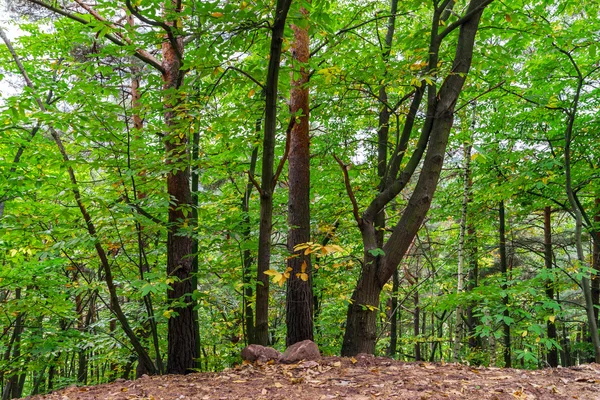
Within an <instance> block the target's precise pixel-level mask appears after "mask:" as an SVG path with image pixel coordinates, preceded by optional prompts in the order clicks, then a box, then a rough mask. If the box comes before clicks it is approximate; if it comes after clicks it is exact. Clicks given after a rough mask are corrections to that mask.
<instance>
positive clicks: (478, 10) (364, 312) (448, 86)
mask: <svg viewBox="0 0 600 400" xmlns="http://www.w3.org/2000/svg"><path fill="white" fill-rule="evenodd" d="M490 2H491V1H490V0H472V1H471V2H470V4H469V7H468V8H467V11H466V14H465V18H463V19H462V20H461V22H460V24H458V25H456V26H460V33H459V37H458V44H457V46H456V54H455V57H454V62H453V67H452V71H453V73H452V74H451V75H449V76H447V78H446V80H445V81H444V83H443V84H442V86H441V88H440V90H439V92H436V90H435V85H433V84H432V85H429V87H428V110H427V116H428V117H427V119H426V121H425V123H424V126H423V129H422V132H421V136H420V139H419V143H418V144H417V148H416V149H415V151H414V153H413V155H412V156H411V158H410V160H409V162H408V164H407V167H406V168H405V170H404V171H403V172H402V173H401V174H400V175H397V174H396V172H398V168H399V166H400V164H399V161H400V160H399V156H400V154H399V153H397V154H396V155H395V157H394V159H393V160H392V161H391V162H390V167H389V168H388V173H389V175H388V176H387V178H388V179H386V181H389V182H390V184H389V186H386V189H385V190H384V191H382V192H380V193H379V194H378V195H377V196H376V198H375V199H374V200H373V201H372V202H371V204H370V205H369V207H368V208H367V209H366V210H365V211H364V213H363V214H362V216H360V215H359V211H358V204H357V203H356V201H353V210H354V216H355V219H356V220H357V223H358V225H359V228H360V230H361V234H362V238H363V245H364V255H363V259H364V262H363V266H362V271H361V274H360V277H359V281H358V284H357V286H356V289H355V290H354V293H353V294H352V302H351V304H349V306H348V313H347V318H346V331H345V334H344V342H343V345H342V355H345V356H349V355H355V354H358V353H371V354H372V353H374V351H375V340H376V324H377V309H378V304H379V295H380V293H381V290H382V288H383V285H385V283H386V282H387V281H388V279H389V278H390V277H391V276H392V274H393V273H394V271H395V270H396V268H397V267H398V265H399V263H400V261H401V260H402V258H403V257H404V255H405V253H406V251H407V250H408V248H409V246H410V244H411V242H412V240H413V238H414V237H415V235H416V234H417V231H418V229H419V228H420V226H421V224H422V222H423V220H424V219H425V215H426V214H427V211H428V210H429V207H430V205H431V201H432V198H433V194H434V192H435V189H436V187H437V183H438V180H439V177H440V173H441V170H442V165H443V161H444V156H445V151H446V146H447V143H448V136H449V133H450V130H451V128H452V124H453V121H454V107H455V104H456V101H457V99H458V96H459V95H460V92H461V91H462V87H463V84H464V81H465V78H466V75H467V73H468V71H469V68H470V66H471V60H472V56H473V46H474V42H475V36H476V33H477V29H478V27H479V19H480V17H481V14H482V12H483V10H484V8H485V7H486V5H487V4H489V3H490ZM444 4H447V3H444ZM443 11H444V10H442V9H436V10H435V12H434V19H433V21H432V37H431V45H430V60H429V65H430V67H431V68H437V64H438V52H439V47H440V44H441V41H442V40H443V38H444V37H446V36H447V35H448V33H449V32H451V30H452V29H454V28H455V27H456V26H452V25H449V27H448V28H446V29H445V30H443V31H442V32H441V33H439V34H438V29H439V26H440V23H439V22H440V17H441V14H442V12H443ZM448 29H450V30H448ZM421 94H422V91H421V90H416V91H415V95H414V99H413V105H412V106H411V112H410V114H409V116H408V117H407V123H406V124H405V131H407V132H408V134H409V135H410V131H411V130H412V129H410V128H412V125H411V124H412V123H413V122H414V120H415V118H414V117H415V115H416V112H417V110H418V105H419V103H420V96H421ZM409 121H410V124H409ZM425 149H426V150H427V151H426V154H425V160H424V162H423V165H422V168H421V172H420V174H419V179H418V182H417V184H416V186H415V189H414V191H413V194H412V196H411V197H410V200H409V202H408V205H407V207H406V209H405V211H404V213H403V214H402V216H401V218H400V221H399V222H398V223H397V224H396V226H394V228H393V230H392V234H391V236H390V237H389V239H388V240H387V242H386V243H385V244H384V246H383V255H382V254H381V252H378V251H376V249H377V248H378V247H377V233H376V228H375V224H374V219H375V216H376V215H377V214H378V213H379V212H381V210H382V209H383V208H384V207H385V206H386V204H388V203H389V202H390V201H391V200H392V199H394V198H395V197H396V196H397V195H398V193H399V192H400V191H401V190H402V189H403V188H404V187H405V186H406V184H407V182H408V179H410V177H411V176H412V174H413V173H414V171H415V170H416V168H417V165H419V162H420V160H421V156H422V155H423V154H424V152H425ZM345 179H346V181H347V180H348V178H347V176H345ZM346 187H347V190H348V191H349V192H350V194H351V185H349V184H348V181H347V182H346ZM348 188H350V189H348ZM350 197H351V199H353V198H354V196H353V195H351V196H350Z"/></svg>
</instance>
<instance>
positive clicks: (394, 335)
mask: <svg viewBox="0 0 600 400" xmlns="http://www.w3.org/2000/svg"><path fill="white" fill-rule="evenodd" d="M399 286H400V280H399V279H398V270H396V271H395V272H394V276H393V282H392V318H391V328H390V351H389V356H390V357H392V358H393V357H395V356H396V351H397V348H398V312H399V310H398V289H399Z"/></svg>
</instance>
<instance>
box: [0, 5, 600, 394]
mask: <svg viewBox="0 0 600 400" xmlns="http://www.w3.org/2000/svg"><path fill="white" fill-rule="evenodd" d="M488 3H489V4H488ZM18 5H19V7H18V9H11V10H10V11H11V16H12V18H13V20H14V21H15V23H17V22H18V23H19V26H20V29H21V31H20V32H21V33H20V34H19V35H17V36H15V35H13V36H12V41H13V42H14V43H13V48H14V54H11V52H10V51H9V47H8V46H6V45H4V46H2V47H1V48H0V59H1V61H2V63H1V65H2V70H1V71H0V74H1V78H2V80H1V81H0V84H2V85H3V86H2V88H3V89H2V93H3V95H2V98H1V100H0V122H1V125H0V174H1V176H2V179H1V180H0V265H1V267H0V304H1V312H0V350H1V351H0V382H1V384H2V390H3V397H4V398H10V397H16V396H19V395H21V394H23V395H25V394H29V393H37V392H40V391H46V390H50V389H52V388H57V387H59V386H64V385H68V384H70V383H72V382H81V383H97V382H104V381H107V380H111V379H115V378H117V377H120V376H132V375H134V372H133V371H134V370H137V373H138V374H141V373H151V372H153V371H154V372H156V373H161V372H164V371H170V372H180V373H183V372H186V371H189V370H192V369H194V368H196V369H200V370H216V369H221V368H224V367H226V366H228V365H231V364H232V363H234V362H236V361H237V357H238V354H239V350H240V349H241V348H242V347H243V346H244V345H245V344H247V343H262V344H269V345H273V346H276V347H280V348H283V347H284V346H285V345H286V344H289V343H291V342H294V341H296V340H300V339H302V338H306V337H310V335H311V334H312V336H313V337H314V339H315V341H316V342H317V343H318V344H319V345H320V347H321V349H322V350H323V351H324V352H325V353H330V354H336V353H340V352H343V353H344V354H355V353H357V352H359V351H368V352H375V353H378V354H384V353H386V352H387V353H389V354H393V355H396V356H397V357H400V358H403V359H407V360H414V359H427V360H440V359H446V360H447V359H450V358H455V359H457V360H468V361H470V362H472V363H481V364H497V365H507V364H509V363H512V364H513V365H515V366H520V367H526V368H536V367H541V366H544V365H546V362H547V363H548V364H550V365H554V364H556V363H561V364H563V365H570V364H573V363H577V362H585V361H588V360H591V359H593V357H594V356H595V354H594V352H595V351H596V350H595V347H594V343H596V341H595V340H593V339H596V338H597V334H594V333H593V332H594V329H593V324H592V321H593V320H594V318H595V319H596V320H597V305H598V289H597V287H598V280H597V279H592V281H591V287H590V290H589V295H588V297H587V303H586V302H585V301H584V300H585V298H584V296H583V291H582V287H583V288H585V286H586V284H585V282H586V280H587V279H589V278H593V273H594V268H595V269H596V270H598V264H597V259H598V257H597V256H596V257H594V256H593V255H594V254H596V255H597V254H598V248H597V241H596V242H594V240H593V238H594V237H596V238H597V235H598V232H599V231H600V227H599V226H598V215H600V209H599V203H598V200H597V199H598V198H599V197H600V191H599V188H598V164H599V160H598V156H597V154H599V152H598V149H597V147H598V145H597V140H596V137H595V132H596V131H597V128H598V126H599V124H598V118H597V107H598V102H597V99H598V93H597V91H598V73H599V72H598V58H597V48H596V47H597V46H596V42H597V39H598V38H597V37H595V36H594V35H597V32H598V31H599V30H598V29H597V26H598V21H597V15H596V13H595V10H597V6H598V4H596V3H595V2H590V3H586V5H585V6H583V7H580V5H579V4H578V3H575V2H570V1H563V2H560V4H559V5H558V6H555V5H553V4H546V3H544V2H522V3H519V4H515V5H511V6H507V5H505V4H500V3H496V2H492V3H490V2H487V1H473V2H466V1H462V2H461V1H458V2H453V1H440V2H425V3H423V2H417V1H415V2H400V3H397V2H395V1H391V2H390V3H387V2H365V3H362V2H354V3H351V4H347V3H345V2H335V1H316V0H315V1H312V2H285V1H282V2H278V4H277V5H273V4H271V3H269V2H262V1H244V2H239V3H236V4H233V3H231V4H230V3H222V4H221V3H187V2H181V3H178V2H174V3H170V2H167V3H162V2H161V3H160V4H159V3H158V2H157V3H156V4H154V3H153V2H142V3H131V4H130V3H127V2H123V3H119V2H117V3H115V4H113V3H110V4H109V3H103V2H83V1H73V2H63V3H60V4H58V5H56V4H54V3H52V4H50V3H42V2H41V1H38V0H35V1H26V2H22V3H18ZM288 9H289V10H288ZM484 9H485V11H483V10H484ZM11 26H12V25H8V26H6V28H9V27H11ZM7 40H8V38H7ZM273 46H275V47H273ZM306 46H308V47H306ZM159 47H160V48H159ZM307 49H308V50H307ZM301 50H302V51H301ZM307 51H308V54H306V52H307ZM16 59H19V60H20V61H21V63H22V70H20V69H19V67H18V65H17V63H16ZM469 66H470V68H469ZM467 72H468V75H467ZM25 74H26V75H27V76H28V77H29V80H30V84H26V83H24V80H23V79H22V77H23V76H24V75H25ZM301 96H304V97H302V100H304V98H305V97H306V96H310V103H309V104H308V105H306V103H304V101H302V102H300V101H296V100H297V99H299V98H300V97H301ZM307 129H308V130H307ZM427 144H428V145H427ZM466 149H470V151H466ZM299 150H302V151H301V152H298V151H299ZM308 154H310V158H308V157H309V156H308ZM298 155H300V156H301V157H298V158H297V156H298ZM442 160H444V164H443V165H442V163H441V161H442ZM307 162H308V164H307ZM567 171H570V172H569V174H568V175H569V176H570V178H568V177H567ZM308 174H310V187H308V186H307V184H306V183H300V184H298V182H300V181H299V180H297V179H295V178H294V177H295V176H302V177H303V178H302V179H304V180H303V181H302V182H305V179H306V177H307V176H308ZM411 176H412V179H411ZM259 177H260V178H259ZM438 182H439V183H438ZM568 182H570V183H568ZM436 186H437V189H436ZM569 187H570V189H569ZM309 189H310V192H308V190H309ZM434 189H436V193H435V196H433V191H434ZM307 193H310V195H309V197H308V200H309V204H305V203H306V201H304V202H302V201H300V200H302V199H304V200H306V198H307V197H306V196H307ZM300 195H302V196H304V197H300ZM418 199H421V200H422V201H421V200H420V201H417V200H418ZM296 202H298V204H297V203H296ZM500 204H502V205H503V209H504V224H503V225H504V233H505V234H504V236H503V237H504V239H503V240H501V239H500V233H499V231H500V227H501V221H500V207H499V205H500ZM298 206H302V207H301V208H296V207H298ZM308 206H310V207H309V209H310V212H309V211H308V209H307V207H308ZM429 207H430V210H429V212H428V213H427V209H428V208H429ZM296 211H297V213H296ZM269 213H270V215H271V216H272V218H267V217H268V216H269V215H268V214H269ZM296 216H297V217H298V219H296V218H295V217H296ZM549 216H550V217H551V225H550V227H549V226H548V224H547V223H546V224H545V223H544V221H545V220H546V219H547V218H548V217H549ZM357 224H358V226H359V228H360V229H356V228H357ZM461 225H462V229H461ZM578 227H581V229H579V228H578ZM300 231H302V234H301V235H298V236H295V233H294V232H300ZM461 231H462V235H461ZM594 235H595V236H594ZM461 238H462V239H461ZM501 243H503V244H504V246H502V247H503V248H504V253H505V257H501V251H500V248H501ZM578 244H580V245H578ZM294 250H295V252H294ZM294 256H296V257H294ZM501 259H503V260H504V261H505V263H501ZM594 260H596V261H595V262H596V264H594ZM288 266H289V268H288ZM459 266H460V268H459ZM265 272H267V273H266V274H265ZM303 274H306V276H305V275H303ZM394 276H396V282H394V279H393V277H394ZM305 278H306V279H305ZM269 281H271V283H272V284H271V285H269ZM357 282H358V284H357ZM288 285H289V286H288ZM294 285H300V286H302V290H299V291H296V289H294V287H295V286H294ZM284 286H285V287H284ZM311 289H312V292H311V291H310V290H311ZM294 294H299V295H298V296H295V295H294ZM299 300H300V301H301V303H297V301H299ZM286 302H287V306H286ZM590 303H592V304H590ZM296 306H299V307H298V309H301V310H303V311H302V315H305V316H307V315H308V316H310V313H311V312H312V317H309V318H310V320H311V321H312V322H313V323H314V330H313V329H310V328H309V329H308V331H307V332H302V333H301V334H299V335H298V336H297V337H296V336H294V335H291V336H290V330H287V329H286V326H288V327H289V326H291V325H293V324H295V323H296V322H294V321H300V320H301V319H296V318H297V317H298V316H299V315H300V314H299V313H297V312H296V311H293V310H296ZM119 310H120V311H119ZM286 310H287V313H286ZM594 311H596V314H595V315H594ZM195 320H197V322H195ZM301 325H302V326H306V324H304V323H302V324H301ZM182 332H183V333H182ZM286 335H287V336H286ZM596 347H597V346H596ZM596 353H597V351H596ZM165 365H166V368H165Z"/></svg>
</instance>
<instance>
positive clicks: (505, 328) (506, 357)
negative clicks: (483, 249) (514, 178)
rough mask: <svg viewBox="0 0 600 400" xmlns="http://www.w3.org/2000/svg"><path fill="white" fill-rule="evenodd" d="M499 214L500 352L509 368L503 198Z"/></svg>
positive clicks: (509, 348)
mask: <svg viewBox="0 0 600 400" xmlns="http://www.w3.org/2000/svg"><path fill="white" fill-rule="evenodd" d="M498 210H499V216H500V229H499V235H500V272H501V273H502V291H503V292H504V294H503V295H502V304H503V305H504V311H503V315H504V319H503V321H502V329H503V342H504V348H503V350H502V354H503V355H504V367H505V368H511V367H512V349H511V344H510V323H509V322H508V320H507V319H508V318H510V311H509V310H508V302H509V299H508V294H507V293H506V290H507V289H508V283H507V281H508V279H509V276H508V262H507V258H506V218H505V210H504V200H500V204H499V207H498Z"/></svg>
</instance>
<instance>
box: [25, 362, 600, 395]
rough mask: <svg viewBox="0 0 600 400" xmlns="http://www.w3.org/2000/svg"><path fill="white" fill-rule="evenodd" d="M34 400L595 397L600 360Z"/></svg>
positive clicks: (93, 390) (359, 366)
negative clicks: (565, 365)
mask: <svg viewBox="0 0 600 400" xmlns="http://www.w3.org/2000/svg"><path fill="white" fill-rule="evenodd" d="M29 398H30V399H32V400H42V399H47V400H70V399H81V400H89V399H102V400H104V399H106V400H141V399H146V400H162V399H164V400H171V399H173V400H175V399H177V400H185V399H200V400H283V399H286V400H289V399H292V400H293V399H299V400H329V399H345V400H372V399H403V400H404V399H405V400H412V399H415V400H442V399H443V400H447V399H461V400H465V399H477V400H479V399H481V400H509V399H510V400H515V399H516V400H554V399H581V400H600V365H599V364H586V365H581V366H577V367H571V368H560V367H559V368H547V369H542V370H537V371H527V370H518V369H506V368H492V367H490V368H484V367H473V366H468V365H462V364H449V363H428V362H410V363H407V362H401V361H394V360H391V359H389V358H384V357H373V356H369V355H363V354H361V355H358V356H356V358H354V357H353V358H342V357H323V358H321V359H320V360H319V361H304V362H300V363H297V364H291V365H284V364H275V363H272V362H271V363H260V362H258V363H254V364H250V363H244V364H241V365H238V366H236V367H235V368H231V369H227V370H225V371H223V372H220V373H194V374H189V375H163V376H145V375H144V376H143V377H142V378H140V379H137V380H134V381H126V380H122V379H120V380H117V381H115V382H113V383H110V384H104V385H97V386H86V387H77V386H71V387H69V388H66V389H63V390H60V391H57V392H54V393H50V394H46V395H40V396H34V397H29Z"/></svg>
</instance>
